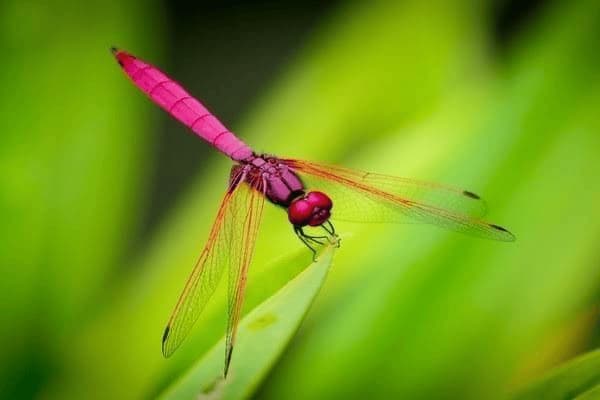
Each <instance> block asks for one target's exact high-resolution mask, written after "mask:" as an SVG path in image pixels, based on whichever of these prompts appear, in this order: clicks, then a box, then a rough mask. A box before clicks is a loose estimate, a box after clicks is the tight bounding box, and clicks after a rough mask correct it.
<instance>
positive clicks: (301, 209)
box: [288, 199, 314, 226]
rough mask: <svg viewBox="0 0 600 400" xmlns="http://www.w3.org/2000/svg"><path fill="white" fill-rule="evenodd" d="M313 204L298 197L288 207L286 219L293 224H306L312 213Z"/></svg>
mask: <svg viewBox="0 0 600 400" xmlns="http://www.w3.org/2000/svg"><path fill="white" fill-rule="evenodd" d="M313 208H314V207H313V206H312V205H311V204H310V203H309V202H308V201H306V200H304V199H299V200H296V201H294V202H292V204H290V206H289V208H288V219H289V220H290V222H291V223H292V224H294V225H295V226H304V225H307V224H308V221H310V218H311V217H312V214H313Z"/></svg>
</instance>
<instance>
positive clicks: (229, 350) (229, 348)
mask: <svg viewBox="0 0 600 400" xmlns="http://www.w3.org/2000/svg"><path fill="white" fill-rule="evenodd" d="M232 354H233V346H227V348H226V349H225V368H224V369H223V378H227V373H228V372H229V364H230V363H231V355H232Z"/></svg>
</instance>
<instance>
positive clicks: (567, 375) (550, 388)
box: [515, 350, 600, 400]
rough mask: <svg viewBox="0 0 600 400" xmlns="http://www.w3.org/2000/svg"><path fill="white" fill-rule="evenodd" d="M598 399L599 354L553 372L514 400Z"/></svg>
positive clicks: (593, 352)
mask: <svg viewBox="0 0 600 400" xmlns="http://www.w3.org/2000/svg"><path fill="white" fill-rule="evenodd" d="M574 398H577V399H598V398H600V350H596V351H592V352H590V353H587V354H585V355H583V356H581V357H577V358H575V359H574V360H571V361H568V362H567V363H565V364H563V365H561V366H559V367H557V368H555V369H553V370H552V371H550V372H549V373H548V374H547V375H546V376H545V377H543V378H542V379H541V380H539V381H538V382H536V383H534V384H533V385H531V386H529V387H528V388H527V389H525V390H524V391H523V392H521V393H519V394H518V395H517V396H515V400H529V399H531V400H536V399H544V400H552V399H574Z"/></svg>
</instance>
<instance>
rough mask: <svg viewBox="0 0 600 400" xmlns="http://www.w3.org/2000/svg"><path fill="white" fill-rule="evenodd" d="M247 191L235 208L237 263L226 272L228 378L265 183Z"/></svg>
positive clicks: (226, 366) (262, 205)
mask: <svg viewBox="0 0 600 400" xmlns="http://www.w3.org/2000/svg"><path fill="white" fill-rule="evenodd" d="M250 186H252V187H254V189H250V187H249V186H248V185H244V187H246V188H247V189H246V193H247V195H246V196H245V200H244V202H242V203H240V206H239V207H237V208H236V211H235V212H236V213H237V216H236V221H237V223H238V226H239V228H237V229H239V232H237V233H236V234H235V235H232V236H234V237H238V238H239V240H238V242H232V243H230V244H229V245H230V246H231V252H232V259H233V260H237V261H236V264H235V265H233V264H232V268H230V269H229V286H228V299H229V303H228V310H227V311H228V319H227V335H226V339H225V369H224V373H223V374H224V376H227V371H228V369H229V363H230V361H231V354H232V352H233V345H234V344H235V335H236V332H237V326H238V322H239V321H240V316H241V312H242V304H243V301H244V292H245V290H246V279H247V273H248V267H249V266H250V260H251V259H252V253H253V251H254V244H255V242H256V237H257V236H258V228H259V226H260V221H261V217H262V211H263V207H264V204H265V190H266V183H265V182H263V181H255V182H250Z"/></svg>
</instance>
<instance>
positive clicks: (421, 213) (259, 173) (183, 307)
mask: <svg viewBox="0 0 600 400" xmlns="http://www.w3.org/2000/svg"><path fill="white" fill-rule="evenodd" d="M111 50H112V53H113V55H114V57H115V58H116V60H117V62H118V63H119V65H120V66H121V68H122V70H123V71H124V72H125V74H126V75H127V76H128V77H129V78H130V80H131V81H132V82H133V83H134V84H135V85H136V86H137V87H138V88H139V89H141V90H142V92H144V93H145V94H146V95H147V96H148V97H149V98H150V99H151V100H152V101H153V102H154V103H156V104H157V105H159V106H160V107H161V108H163V109H164V110H166V111H167V112H168V113H169V114H170V115H171V116H172V117H174V118H175V119H177V120H179V121H180V122H182V123H183V124H184V125H185V126H187V127H188V128H189V129H190V130H191V131H192V132H193V133H195V134H196V135H198V136H200V137H201V138H202V139H204V140H205V141H207V142H208V143H209V144H210V145H212V146H213V147H214V148H216V149H217V150H219V151H220V152H222V153H224V154H225V155H226V156H228V157H229V158H231V160H233V162H234V165H233V166H232V168H231V172H230V175H229V183H228V185H227V189H226V191H225V193H224V195H223V200H222V201H221V205H220V206H219V209H218V211H217V216H216V219H215V221H214V223H213V225H212V228H211V230H210V233H209V235H208V240H207V243H206V245H205V247H204V249H203V250H202V252H201V254H200V256H199V258H198V261H197V262H196V264H195V266H194V268H193V270H192V272H191V275H190V276H189V278H188V280H187V282H186V284H185V287H184V289H183V291H182V293H181V295H180V297H179V300H178V301H177V304H176V306H175V308H174V310H173V312H172V314H171V317H170V319H169V322H168V323H167V326H166V328H165V331H164V334H163V337H162V353H163V355H164V356H165V357H169V356H171V355H172V354H173V353H174V352H175V350H176V349H177V348H178V347H179V346H180V345H181V344H182V342H183V341H184V339H185V338H186V336H187V335H188V333H189V332H190V330H191V328H192V326H193V325H194V323H195V322H196V320H197V319H198V317H199V316H200V314H201V312H202V310H203V309H204V307H205V306H206V304H207V302H208V300H209V298H210V297H211V296H212V295H213V293H214V292H215V290H216V288H217V285H218V283H219V281H220V279H221V278H222V275H223V274H224V273H225V271H227V275H228V287H227V292H228V295H227V296H228V304H227V309H228V320H227V331H226V340H225V366H224V371H223V375H224V377H226V376H227V373H228V369H229V365H230V362H231V356H232V353H233V347H234V344H235V339H236V330H237V326H238V323H239V321H240V316H241V310H242V304H243V300H244V291H245V289H246V281H247V274H248V268H249V266H250V261H251V259H252V253H253V250H254V244H255V242H256V239H257V236H258V231H259V225H260V221H261V216H262V213H263V208H264V205H265V202H269V203H272V204H274V205H276V206H278V207H280V208H281V209H283V210H285V211H286V212H287V218H288V220H289V222H290V224H291V226H292V228H293V231H294V233H295V234H296V235H297V236H298V238H299V239H300V240H301V241H302V242H303V243H304V245H306V246H307V247H308V248H309V249H310V250H311V252H312V253H313V258H314V257H316V254H317V249H318V247H319V246H320V245H322V244H325V243H326V242H327V241H328V242H330V243H332V244H337V245H339V237H338V235H337V234H336V232H335V228H334V225H333V223H332V222H331V218H333V219H335V220H342V221H343V220H345V221H352V222H417V223H426V224H432V225H436V226H439V227H442V228H446V229H449V230H453V231H457V232H461V233H465V234H468V235H472V236H477V237H480V238H485V239H492V240H498V241H504V242H511V241H514V240H515V236H514V235H513V234H512V233H511V232H509V231H508V230H507V229H505V228H503V227H501V226H499V225H496V224H492V223H489V222H486V221H484V220H482V219H481V216H482V215H483V213H484V212H485V204H484V202H483V200H482V199H481V197H480V196H479V195H477V194H475V193H474V192H472V191H468V190H463V189H459V188H455V187H452V186H446V185H441V184H435V183H429V182H423V181H418V180H413V179H407V178H400V177H394V176H389V175H383V174H377V173H371V172H364V171H358V170H353V169H349V168H344V167H339V166H332V165H326V164H321V163H316V162H310V161H304V160H298V159H293V158H282V157H276V156H274V155H269V154H260V153H257V152H255V151H253V150H252V149H251V148H250V147H249V146H248V145H247V144H246V143H244V142H243V141H242V140H241V139H239V138H238V137H237V136H235V134H233V133H232V132H231V131H230V130H229V129H227V128H226V127H225V126H224V125H223V124H222V123H221V122H220V121H219V120H218V119H217V117H215V116H214V115H213V114H212V113H211V112H210V111H208V109H207V108H206V107H205V106H204V105H203V104H202V103H201V102H200V101H198V100H197V99H195V98H194V97H193V96H191V95H190V94H188V92H187V91H186V90H185V89H184V88H183V87H182V86H181V85H180V84H179V83H177V82H176V81H175V80H173V79H171V78H170V77H168V76H167V75H166V74H164V73H163V72H161V71H160V70H159V69H158V68H156V67H155V66H153V65H151V64H149V63H146V62H144V61H142V60H140V59H139V58H137V57H135V56H134V55H132V54H130V53H128V52H126V51H123V50H119V49H117V48H114V47H113V48H111ZM334 204H335V211H333V209H334V207H333V205H334ZM321 229H322V231H321ZM308 230H310V232H308ZM315 230H316V231H318V234H316V233H314V231H315ZM321 233H322V234H321Z"/></svg>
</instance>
